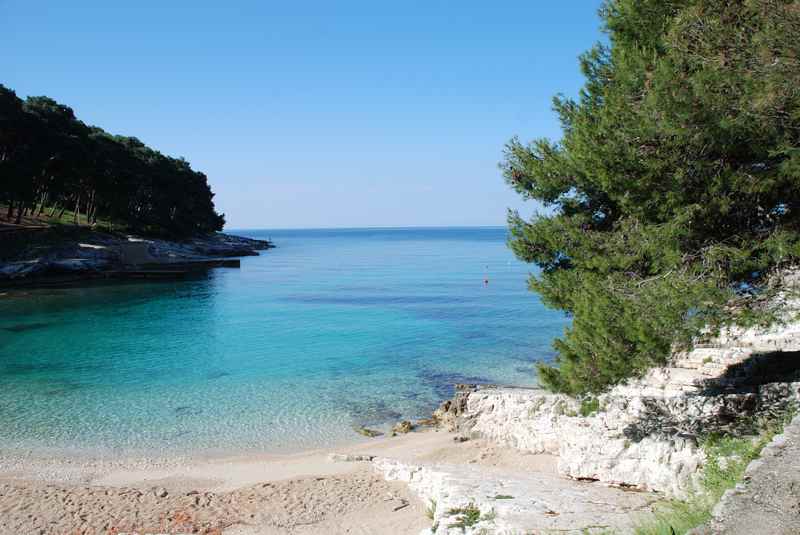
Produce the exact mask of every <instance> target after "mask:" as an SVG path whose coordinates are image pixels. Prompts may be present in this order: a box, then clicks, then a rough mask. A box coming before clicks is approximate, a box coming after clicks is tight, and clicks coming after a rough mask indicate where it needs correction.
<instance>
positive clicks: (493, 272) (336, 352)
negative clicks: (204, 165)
mask: <svg viewBox="0 0 800 535" xmlns="http://www.w3.org/2000/svg"><path fill="white" fill-rule="evenodd" d="M239 233H240V234H242V235H248V236H252V237H262V238H264V237H269V238H271V239H272V240H273V241H274V242H275V243H276V244H277V246H278V248H276V249H272V250H270V251H267V252H263V253H262V255H261V256H260V257H252V258H245V259H243V260H242V267H241V269H239V270H236V269H218V270H215V271H212V272H210V273H209V274H207V275H204V276H202V277H199V278H197V279H195V280H188V281H181V282H179V283H172V282H170V283H141V284H127V285H111V286H108V285H107V286H92V287H88V288H80V289H74V288H73V289H63V290H41V291H35V292H33V293H32V295H29V296H26V297H24V298H22V297H18V298H10V299H9V298H6V299H0V430H2V431H1V432H0V433H1V434H0V449H3V450H9V449H11V450H17V449H26V450H27V449H34V450H42V449H44V450H62V451H64V450H70V451H77V452H92V453H100V454H108V453H118V454H135V453H137V452H145V451H146V452H148V453H149V454H152V453H153V452H162V453H164V454H170V453H175V452H178V451H180V452H187V451H188V452H197V453H201V452H203V453H212V452H232V451H236V452H241V451H288V450H296V449H298V448H313V447H318V446H329V445H333V444H335V443H338V442H344V441H352V440H355V439H356V438H357V435H356V434H355V433H354V431H353V427H354V426H355V425H368V426H374V427H381V426H386V425H388V424H390V423H393V422H395V421H397V420H399V419H401V418H415V417H423V416H428V415H429V414H430V411H431V410H432V409H433V408H434V407H435V406H436V405H437V404H438V403H439V402H440V401H441V400H442V399H444V398H446V397H448V396H449V395H450V394H451V393H452V384H453V383H456V382H470V381H476V382H498V383H513V384H518V385H529V384H533V383H534V382H535V378H534V372H533V362H534V361H535V360H536V359H541V358H544V359H547V358H550V356H551V354H552V351H551V348H550V343H551V340H552V338H553V337H554V336H556V335H558V334H560V333H561V332H562V330H563V328H564V326H565V325H566V324H567V320H566V319H565V318H564V317H563V316H562V315H561V314H558V313H556V312H553V311H550V310H547V309H545V308H544V307H543V306H542V305H541V304H540V303H539V301H538V299H537V298H536V296H535V295H534V294H531V293H530V292H528V291H527V290H526V278H527V275H528V272H529V271H530V269H531V266H529V265H526V264H523V263H520V262H518V261H517V260H516V259H515V258H514V257H513V254H512V253H511V251H510V250H509V249H508V248H507V246H506V244H505V240H506V231H505V229H501V228H480V229H392V230H297V231H288V230H282V231H241V232H239ZM487 268H488V269H487ZM487 273H488V277H489V284H488V285H484V283H483V279H484V277H485V276H486V274H487Z"/></svg>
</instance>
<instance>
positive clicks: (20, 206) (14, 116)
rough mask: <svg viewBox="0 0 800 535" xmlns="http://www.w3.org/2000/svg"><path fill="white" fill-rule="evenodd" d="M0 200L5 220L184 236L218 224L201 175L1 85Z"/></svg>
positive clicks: (219, 219) (55, 104)
mask: <svg viewBox="0 0 800 535" xmlns="http://www.w3.org/2000/svg"><path fill="white" fill-rule="evenodd" d="M0 177H2V180H0V204H2V205H3V207H4V210H3V212H4V213H3V214H0V217H3V216H4V217H5V219H7V220H8V221H13V222H16V223H17V224H19V223H20V222H22V220H23V218H24V217H33V218H40V219H46V220H48V221H51V222H65V223H66V222H70V223H72V224H75V225H77V224H80V223H81V222H82V221H81V219H83V222H84V223H86V224H89V225H92V226H96V225H98V223H104V225H105V226H108V227H110V228H114V227H116V228H118V229H119V228H121V227H124V228H127V229H130V230H134V231H139V232H144V233H156V234H166V235H177V236H185V235H191V234H196V233H205V232H211V231H216V230H221V229H222V226H223V224H224V222H225V220H224V217H223V216H222V215H220V214H217V213H216V211H215V210H214V203H213V200H212V199H213V196H214V194H213V193H212V192H211V188H210V187H209V185H208V181H207V179H206V176H205V175H204V174H203V173H200V172H198V171H195V170H193V169H192V168H191V166H190V165H189V163H188V162H187V161H185V160H183V159H182V158H171V157H169V156H164V155H163V154H161V153H160V152H158V151H156V150H154V149H151V148H150V147H148V146H146V145H145V144H144V143H142V142H141V141H139V140H138V139H136V138H133V137H124V136H115V135H111V134H109V133H107V132H105V131H104V130H102V129H100V128H98V127H96V126H89V125H86V124H84V123H83V122H82V121H80V120H78V118H77V117H75V114H74V112H73V111H72V109H70V108H69V107H67V106H64V105H62V104H59V103H58V102H56V101H54V100H52V99H50V98H47V97H28V98H27V99H25V100H24V101H23V100H21V99H19V98H18V97H17V96H16V94H15V93H14V92H13V91H12V90H10V89H8V88H6V87H4V86H2V85H0Z"/></svg>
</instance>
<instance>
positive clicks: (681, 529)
mask: <svg viewBox="0 0 800 535" xmlns="http://www.w3.org/2000/svg"><path fill="white" fill-rule="evenodd" d="M792 415H793V411H792V412H790V413H788V414H787V415H786V416H784V417H783V418H782V419H780V420H778V421H775V422H773V423H771V424H768V425H767V426H766V427H765V429H764V430H763V431H762V433H761V434H760V435H759V436H757V437H734V436H730V435H719V434H713V435H709V436H708V437H706V439H705V440H703V441H702V444H701V445H702V447H703V450H704V452H705V454H706V463H705V465H704V466H703V473H702V476H701V480H700V490H699V491H698V492H696V493H695V494H693V495H692V496H690V497H689V499H688V500H685V501H679V500H673V501H669V502H666V503H664V504H663V505H662V506H661V507H659V508H658V509H657V510H656V511H655V512H654V513H653V516H652V517H651V518H649V519H647V520H646V521H644V522H643V523H641V524H640V525H638V526H637V527H636V528H635V531H634V533H635V534H636V535H683V534H685V533H687V532H688V531H690V530H691V529H693V528H696V527H698V526H700V525H702V524H705V523H706V522H708V521H709V520H711V510H712V509H713V508H714V506H715V505H716V504H717V502H719V500H720V498H721V497H722V495H723V494H724V493H725V491H726V490H728V489H731V488H733V487H734V486H736V484H737V483H738V482H739V481H741V479H742V476H743V474H744V471H745V469H746V468H747V465H748V464H750V462H751V461H753V460H754V459H757V458H758V456H759V455H760V453H761V450H762V449H763V448H764V446H766V445H767V444H768V443H769V442H770V441H771V440H772V439H773V437H774V436H775V435H777V434H778V433H780V432H781V431H782V430H783V428H784V426H785V425H786V424H787V423H788V422H789V421H790V420H791V417H792Z"/></svg>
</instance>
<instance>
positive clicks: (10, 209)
mask: <svg viewBox="0 0 800 535" xmlns="http://www.w3.org/2000/svg"><path fill="white" fill-rule="evenodd" d="M13 215H14V201H13V200H11V201H8V212H7V213H6V219H7V220H9V221H11V217H12V216H13Z"/></svg>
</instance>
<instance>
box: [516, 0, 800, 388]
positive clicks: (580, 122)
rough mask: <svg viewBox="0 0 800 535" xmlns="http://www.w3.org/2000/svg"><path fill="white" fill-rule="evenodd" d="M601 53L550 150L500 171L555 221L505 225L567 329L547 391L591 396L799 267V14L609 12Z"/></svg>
mask: <svg viewBox="0 0 800 535" xmlns="http://www.w3.org/2000/svg"><path fill="white" fill-rule="evenodd" d="M601 16H602V19H603V21H604V27H605V30H606V32H607V33H608V36H609V45H608V46H605V45H600V44H598V45H597V46H595V47H594V48H593V49H592V50H590V51H589V52H587V53H585V54H584V55H583V56H582V57H581V60H580V64H581V68H582V71H583V74H584V75H585V77H586V84H585V86H584V87H583V89H582V90H581V92H580V96H579V97H578V98H577V99H570V98H566V97H558V98H556V99H555V105H554V106H555V110H556V112H557V113H558V115H559V117H560V119H561V122H562V125H563V138H562V139H561V140H560V141H558V142H553V141H549V140H546V139H539V140H536V141H534V142H532V143H531V144H528V145H525V144H522V143H521V142H519V141H518V140H516V139H514V140H512V141H511V142H509V144H508V145H507V147H506V154H505V159H504V162H503V163H502V164H501V167H502V169H503V173H504V176H505V178H506V180H507V181H508V183H509V184H510V185H511V186H512V187H514V188H515V189H516V190H517V191H518V192H519V193H520V194H521V195H522V196H523V197H524V198H526V199H532V200H536V201H539V202H541V203H542V204H543V205H544V206H545V207H546V208H547V210H546V211H545V212H544V213H543V214H541V215H539V216H537V217H535V218H534V219H533V220H531V221H525V220H523V219H522V218H521V217H520V216H519V215H518V214H517V213H511V214H510V216H509V223H510V230H511V239H510V243H511V246H512V248H513V250H514V252H515V253H516V255H517V256H518V257H519V258H521V259H523V260H525V261H528V262H533V263H535V264H537V265H538V266H539V268H540V272H539V274H538V275H536V276H534V277H532V279H531V281H530V286H531V288H532V289H533V290H534V291H536V292H538V293H539V294H540V296H541V297H542V299H543V301H544V302H545V303H546V304H547V305H549V306H551V307H553V308H556V309H559V310H563V311H564V312H566V313H567V314H569V315H571V316H572V318H573V323H572V326H571V327H570V328H569V329H568V330H567V331H566V333H565V335H564V336H563V337H562V338H561V339H559V340H557V341H556V342H555V348H556V350H557V353H558V356H557V360H556V365H555V366H548V365H544V364H540V366H539V377H540V379H541V382H542V383H543V385H545V386H546V387H548V388H550V389H552V390H555V391H560V392H565V393H568V394H573V395H577V394H582V393H586V392H599V391H602V390H604V389H606V388H607V387H609V386H610V385H613V384H615V383H617V382H619V381H621V380H622V379H624V378H626V377H629V376H632V375H636V374H639V373H642V372H643V371H644V370H646V369H647V368H649V367H652V366H654V365H659V364H661V363H663V362H664V361H665V359H666V358H667V356H668V355H669V353H670V350H671V349H672V348H673V347H674V345H675V344H676V343H681V344H688V343H689V341H690V340H691V339H692V337H693V336H694V335H696V334H697V333H698V332H699V329H700V327H701V326H702V325H704V324H711V325H720V324H722V322H728V321H740V320H744V319H748V318H750V319H752V316H751V314H750V313H751V311H750V310H747V309H746V307H744V309H743V307H742V306H737V307H726V306H725V304H726V303H731V302H732V301H731V300H732V299H739V298H741V299H740V300H741V301H743V302H744V303H746V302H747V301H746V300H745V299H744V297H745V296H746V295H747V294H751V293H754V292H757V291H758V290H759V289H760V288H762V287H763V286H764V284H765V281H766V280H767V277H768V276H770V275H771V274H772V273H773V272H774V270H776V269H777V268H780V267H781V266H783V265H786V264H788V263H790V262H793V261H796V260H797V258H798V257H800V91H798V90H797V88H798V87H800V59H798V58H800V40H798V39H797V35H798V34H800V4H799V3H798V1H797V0H792V1H789V0H758V1H753V0H733V1H730V2H718V1H716V0H609V1H607V2H606V3H605V5H604V6H603V8H602V9H601Z"/></svg>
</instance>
